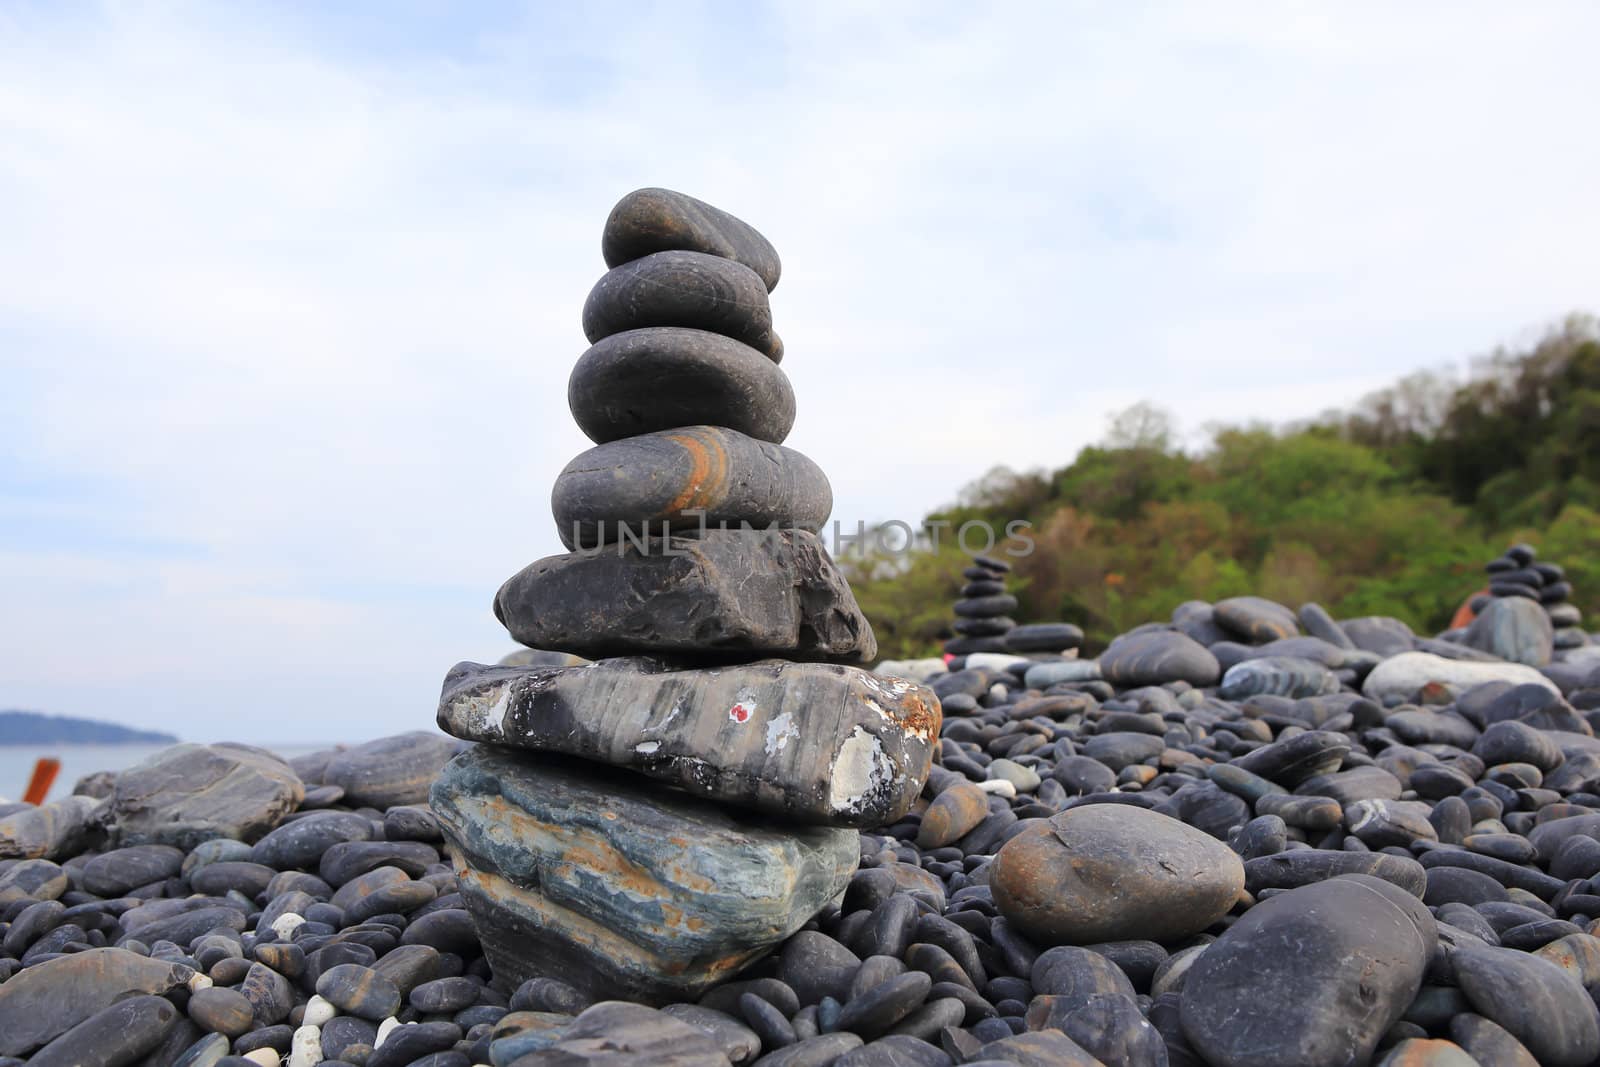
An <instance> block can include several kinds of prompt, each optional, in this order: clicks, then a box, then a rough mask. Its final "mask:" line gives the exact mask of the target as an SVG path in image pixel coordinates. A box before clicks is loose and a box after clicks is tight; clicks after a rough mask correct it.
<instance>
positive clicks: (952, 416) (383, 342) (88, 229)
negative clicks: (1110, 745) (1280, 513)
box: [0, 0, 1600, 741]
mask: <svg viewBox="0 0 1600 1067" xmlns="http://www.w3.org/2000/svg"><path fill="white" fill-rule="evenodd" d="M1597 32H1600V14H1597V13H1596V10H1595V9H1594V8H1593V6H1592V5H1587V4H1577V3H1575V4H1570V5H1564V4H1559V3H1552V4H1542V5H1527V10H1514V9H1513V8H1512V7H1510V6H1508V5H1504V4H1495V3H1484V4H1460V3H1450V4H1415V5H1404V6H1403V7H1401V6H1396V5H1385V4H1359V3H1358V4H1344V5H1337V6H1330V5H1315V6H1313V5H1294V4H1281V3H1273V4H1259V5H1251V4H1237V5H1186V4H1172V5H1163V4H1151V5H1137V6H1135V5H1094V6H1090V5H1070V4H1069V5H1063V4H1040V5H1029V4H1021V3H1018V4H1006V5H973V4H920V3H919V4H883V5H871V6H870V7H867V6H865V5H842V4H841V5H836V4H826V3H818V4H790V3H775V4H745V3H704V4H690V3H670V4H658V5H650V4H642V3H640V4H594V5H555V4H550V5H518V4H480V5H456V4H443V3H438V4H409V5H408V4H401V3H381V4H380V3H367V4H337V5H326V4H299V5H274V4H230V5H215V4H141V3H115V4H106V5H87V4H59V5H58V4H32V3H24V4H17V3H5V2H4V0H0V234H3V235H4V237H3V239H0V372H3V378H0V381H3V386H0V589H3V590H4V596H3V598H0V605H3V606H0V649H4V652H3V653H0V707H8V706H16V707H28V708H37V709H40V710H45V711H54V712H61V713H67V714H81V715H92V716H99V717H106V718H114V719H119V720H122V721H126V722H129V723H132V724H137V725H141V726H152V727H156V726H163V725H165V726H168V727H169V728H171V729H174V730H176V731H177V732H178V733H180V734H182V735H184V736H186V737H189V738H194V739H201V740H208V739H221V738H237V739H241V740H259V741H289V740H298V739H305V740H308V741H310V740H338V739H360V738H364V737H368V736H372V735H374V734H377V733H381V732H388V731H393V730H401V729H408V728H412V727H415V726H419V725H425V724H426V723H428V722H430V721H431V717H432V711H433V705H434V701H435V698H436V694H437V691H438V685H439V682H440V680H441V679H442V677H443V674H444V671H445V670H446V669H447V668H448V667H449V665H450V664H451V663H453V662H455V661H456V660H459V659H486V660H492V659H494V658H497V657H498V656H499V655H501V654H502V653H503V652H505V651H507V650H508V649H509V648H510V647H511V646H510V642H509V641H508V639H507V638H506V637H505V635H504V633H503V631H501V630H500V628H499V626H498V624H497V623H496V622H495V620H494V618H493V616H492V614H491V613H490V610H489V603H490V598H491V597H492V595H493V592H494V590H495V588H496V587H497V586H498V585H499V583H500V582H501V581H502V580H503V579H504V578H505V577H507V576H508V575H510V574H511V573H512V572H514V571H515V570H516V569H518V568H519V567H520V566H522V565H523V564H525V563H527V562H529V561H530V560H532V559H534V558H537V557H538V556H541V555H545V554H549V553H552V552H555V551H558V542H557V539H556V536H555V530H554V528H553V524H552V521H551V519H550V515H549V506H548V501H549V488H550V483H551V481H552V479H553V478H554V476H555V474H556V472H557V471H559V470H560V468H561V467H562V466H563V465H564V464H565V463H566V461H567V460H568V459H570V458H571V457H572V456H573V455H575V454H577V453H578V452H579V451H582V449H583V448H584V447H585V446H586V443H587V442H586V441H585V440H584V439H583V437H582V436H581V435H580V434H579V432H578V431H577V429H576V428H575V427H574V426H573V425H572V423H571V420H570V418H569V416H568V415H567V412H566V410H565V382H566V376H567V372H568V370H569V369H570V367H571V364H572V362H573V361H574V360H575V359H576V358H577V356H578V355H579V354H580V353H581V352H582V351H583V349H584V347H585V343H584V340H583V336H582V332H581V330H580V329H579V310H580V308H581V306H582V301H583V298H584V295H585V294H586V293H587V291H588V289H589V287H590V286H591V285H592V284H593V282H594V281H595V279H596V278H598V277H599V275H600V274H601V273H602V272H603V270H604V264H603V263H602V261H601V258H600V254H599V236H600V228H601V224H602V223H603V221H604V219H605V216H606V213H607V211H608V210H609V209H610V206H611V204H612V203H613V202H614V201H615V200H616V199H617V198H618V197H620V196H621V195H622V194H623V193H625V192H627V191H628V190H630V189H633V188H636V187H639V186H643V185H666V186H670V187H673V188H678V189H682V190H684V191H686V192H690V193H692V194H694V195H697V196H700V197H702V198H704V199H707V200H710V201H712V202H714V203H717V204H719V205H721V206H724V207H726V208H728V209H729V210H732V211H734V212H735V213H737V214H740V215H742V216H743V217H745V218H747V219H748V220H749V221H751V222H752V223H753V224H754V225H756V226H757V227H759V228H760V229H762V230H763V231H764V232H765V233H767V235H768V236H769V237H771V238H772V240H773V241H774V243H775V244H776V245H777V247H778V249H779V251H780V253H781V254H782V256H783V259H784V265H785V269H784V276H783V282H782V284H781V285H780V286H779V288H778V290H777V291H776V293H775V294H774V296H773V307H774V316H775V321H776V324H777V327H778V330H779V332H780V333H781V334H782V335H783V337H784V340H785V344H786V347H787V353H788V354H787V357H786V359H785V361H784V369H785V370H786V371H787V372H788V373H789V374H790V376H791V379H792V380H793V382H794V385H795V390H796V394H797V397H798V402H799V418H798V420H797V422H796V426H795V430H794V433H793V435H792V436H791V438H790V442H789V443H790V444H791V445H792V446H794V447H796V448H799V449H800V450H801V451H804V452H806V453H807V454H808V455H810V456H812V457H813V458H814V459H816V460H817V461H818V462H819V463H820V464H821V465H822V466H823V468H824V469H825V470H827V471H828V472H829V474H830V475H831V477H832V479H833V483H834V489H835V497H836V507H835V513H834V514H835V518H837V519H839V520H840V521H841V522H842V523H843V524H844V525H845V526H846V527H847V528H853V526H854V524H855V521H856V520H858V519H860V520H865V521H869V522H870V521H873V520H880V519H890V518H900V519H906V520H915V519H916V518H917V517H919V516H920V515H921V514H923V513H924V512H926V511H927V510H929V509H930V508H932V507H935V506H937V505H939V504H941V503H944V502H946V501H947V500H948V499H950V498H951V497H952V496H953V494H954V492H955V491H956V490H957V489H958V488H959V487H960V486H961V485H962V484H963V483H964V482H966V481H969V480H971V479H973V478H975V477H977V476H979V475H980V474H982V473H983V472H984V471H985V470H986V469H987V468H989V467H990V466H992V465H994V464H997V463H1006V464H1010V465H1012V466H1015V467H1019V468H1023V467H1031V466H1039V465H1047V466H1059V465H1061V464H1064V463H1065V462H1067V461H1068V460H1070V458H1071V457H1072V455H1073V454H1074V453H1075V452H1076V450H1077V449H1078V448H1079V447H1081V446H1082V445H1083V444H1085V443H1088V442H1090V441H1093V440H1095V439H1096V438H1097V437H1099V436H1100V435H1101V434H1102V433H1103V431H1104V429H1105V424H1106V417H1107V415H1108V414H1110V413H1112V412H1115V411H1117V410H1120V409H1122V408H1124V407H1126V406H1127V405H1128V404H1131V403H1133V402H1135V401H1137V400H1141V399H1148V400H1152V401H1154V402H1156V403H1158V404H1161V405H1164V406H1166V407H1168V408H1171V409H1172V410H1174V411H1175V412H1176V413H1177V414H1178V416H1179V418H1180V420H1181V422H1182V424H1183V426H1184V427H1185V428H1186V429H1188V430H1189V431H1191V432H1192V433H1194V434H1196V435H1198V434H1199V432H1200V431H1201V429H1202V428H1203V427H1204V426H1205V425H1206V424H1208V423H1210V422H1214V421H1219V420H1242V419H1249V418H1260V419H1268V420H1285V419H1291V418H1296V417H1302V416H1305V415H1309V414H1312V413H1315V412H1317V411H1320V410H1323V409H1325V408H1327V407H1330V406H1335V405H1339V404H1344V403H1349V402H1351V401H1353V400H1355V399H1356V398H1358V397H1360V396H1361V395H1363V394H1364V393H1366V392H1368V391H1370V390H1372V389H1374V388H1377V387H1380V386H1382V385H1384V384H1386V383H1387V382H1388V381H1390V380H1392V379H1393V378H1395V377H1397V376H1399V375H1400V374H1403V373H1405V372H1406V371H1409V370H1412V369H1416V368H1420V367H1438V366H1440V365H1445V364H1451V363H1459V362H1461V361H1462V360H1463V359H1465V358H1466V357H1469V356H1472V355H1475V354H1479V353H1482V352H1484V351H1486V350H1488V349H1490V348H1492V347H1494V346H1495V345H1497V344H1501V343H1516V342H1518V341H1520V340H1523V339H1525V338H1527V337H1528V335H1529V333H1530V331H1537V330H1538V329H1540V328H1541V327H1542V326H1543V325H1545V324H1547V323H1549V322H1551V321H1553V320H1555V319H1557V318H1559V317H1560V316H1562V315H1564V314H1565V313H1567V312H1569V311H1572V310H1577V309H1586V310H1595V305H1596V293H1597V286H1596V283H1597V281H1600V213H1596V212H1595V210H1594V200H1593V192H1592V185H1593V181H1594V175H1595V174H1596V173H1600V142H1597V141H1596V140H1595V138H1593V137H1592V136H1591V135H1590V132H1589V128H1590V126H1591V124H1592V123H1591V119H1592V116H1591V115H1590V114H1589V112H1590V111H1591V110H1592V102H1593V101H1594V100H1595V99H1600V72H1597V69H1596V65H1595V64H1594V63H1593V62H1592V57H1591V56H1590V55H1589V52H1590V50H1591V48H1592V42H1593V40H1594V39H1595V37H1596V33H1597Z"/></svg>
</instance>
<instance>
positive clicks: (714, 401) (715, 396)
mask: <svg viewBox="0 0 1600 1067" xmlns="http://www.w3.org/2000/svg"><path fill="white" fill-rule="evenodd" d="M567 404H568V406H569V407H570V408H571V409H572V417H573V418H574V419H575V420H577V423H578V427H579V428H580V429H582V430H583V432H584V433H585V434H587V435H588V437H589V440H591V441H594V442H595V443H596V444H604V443H605V442H607V441H615V440H618V439H619V438H623V437H634V436H637V435H638V434H642V433H654V432H656V431H658V430H670V429H673V428H675V427H678V426H726V427H727V428H728V429H730V430H737V431H739V432H740V433H742V434H745V435H747V436H749V437H754V438H756V439H757V440H761V441H770V442H771V443H773V444H775V445H776V444H782V443H783V440H784V438H786V437H788V436H789V428H790V427H791V426H793V425H794V413H795V406H794V390H793V389H792V388H791V387H790V385H789V379H788V377H787V376H786V375H785V374H784V373H783V371H781V370H779V369H778V365H777V364H776V363H774V362H773V361H772V360H771V359H770V358H768V357H767V356H766V355H765V354H764V353H762V352H758V351H756V350H755V349H754V348H751V347H750V346H749V345H747V344H741V343H740V342H739V341H736V340H733V339H732V338H731V337H725V336H723V335H722V334H721V333H710V332H708V331H706V330H692V329H683V328H680V327H675V326H658V327H651V328H647V329H639V330H628V331H626V332H624V333H618V334H613V335H612V336H610V337H607V338H605V339H604V340H602V341H600V342H599V343H598V344H596V345H595V346H594V347H593V348H591V349H589V350H588V351H587V352H585V353H584V354H583V355H582V356H581V357H579V359H578V363H577V365H576V366H575V367H573V368H572V377H571V378H569V379H568V380H567Z"/></svg>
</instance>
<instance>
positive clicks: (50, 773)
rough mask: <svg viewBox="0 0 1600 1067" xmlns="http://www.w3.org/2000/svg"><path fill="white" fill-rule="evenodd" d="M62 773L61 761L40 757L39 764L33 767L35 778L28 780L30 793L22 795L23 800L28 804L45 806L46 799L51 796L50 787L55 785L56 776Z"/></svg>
mask: <svg viewBox="0 0 1600 1067" xmlns="http://www.w3.org/2000/svg"><path fill="white" fill-rule="evenodd" d="M60 772H61V761H60V760H58V759H55V758H53V757H50V756H40V757H39V762H37V763H35V764H34V765H33V777H32V778H30V779H29V780H28V791H27V792H25V793H23V794H22V799H23V801H24V802H25V803H28V804H43V803H44V798H45V797H47V796H49V795H50V787H51V786H52V785H54V784H55V780H56V775H57V774H59V773H60Z"/></svg>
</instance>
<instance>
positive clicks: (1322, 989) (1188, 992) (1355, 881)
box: [1180, 874, 1439, 1067]
mask: <svg viewBox="0 0 1600 1067" xmlns="http://www.w3.org/2000/svg"><path fill="white" fill-rule="evenodd" d="M1438 940H1439V934H1438V928H1437V926H1436V925H1435V923H1434V919H1433V916H1432V915H1430V914H1429V913H1428V909H1427V908H1426V907H1424V906H1423V904H1422V902H1421V901H1420V900H1418V899H1417V898H1416V897H1414V896H1412V895H1410V894H1409V893H1406V892H1405V891H1403V890H1401V889H1399V888H1397V887H1396V886H1393V885H1391V884H1389V883H1388V882H1384V881H1381V880H1380V879H1377V878H1369V877H1367V876H1365V875H1359V874H1357V875H1346V876H1343V877H1339V878H1333V879H1330V880H1328V881H1325V882H1318V883H1317V884H1315V885H1308V886H1304V887H1302V888H1299V889H1294V890H1291V891H1289V892H1286V893H1282V894H1279V895H1277V896H1274V897H1272V898H1271V899H1269V900H1264V901H1262V902H1261V903H1259V904H1257V905H1256V906H1255V907H1253V908H1251V909H1250V910H1249V911H1247V912H1245V913H1244V915H1243V916H1241V917H1240V918H1239V920H1238V921H1237V922H1235V923H1234V924H1233V925H1232V926H1230V927H1229V928H1228V930H1227V931H1226V932H1225V933H1224V934H1223V935H1222V936H1221V937H1220V938H1218V939H1217V941H1216V942H1215V943H1213V944H1211V945H1210V946H1208V947H1207V948H1206V949H1205V950H1204V951H1203V952H1201V953H1200V955H1199V958H1198V959H1196V960H1195V962H1194V964H1193V965H1192V966H1191V967H1190V968H1189V971H1188V974H1187V976H1186V978H1185V981H1184V986H1183V1000H1182V1003H1181V1005H1180V1018H1181V1021H1182V1026H1183V1032H1184V1035H1185V1036H1186V1037H1187V1038H1188V1039H1189V1043H1190V1044H1191V1045H1192V1046H1193V1047H1194V1048H1195V1050H1196V1051H1197V1052H1199V1053H1200V1054H1201V1055H1202V1056H1203V1057H1204V1058H1205V1061H1206V1062H1207V1063H1211V1064H1225V1065H1226V1067H1283V1065H1284V1064H1291V1063H1292V1064H1296V1065H1297V1067H1348V1065H1350V1064H1358V1063H1367V1062H1369V1061H1370V1060H1371V1058H1372V1053H1373V1050H1374V1049H1375V1048H1377V1045H1378V1040H1379V1039H1380V1038H1381V1037H1382V1036H1383V1034H1384V1032H1385V1031H1387V1030H1388V1029H1389V1027H1390V1026H1392V1025H1393V1024H1394V1023H1395V1022H1396V1021H1398V1020H1399V1018H1400V1017H1401V1015H1403V1014H1404V1013H1405V1010H1406V1008H1407V1007H1408V1006H1409V1005H1410V1004H1411V1001H1412V1000H1413V998H1415V997H1416V995H1417V990H1418V989H1420V988H1421V986H1422V977H1423V974H1424V973H1425V972H1426V970H1427V968H1428V961H1429V959H1430V958H1431V957H1432V956H1433V953H1434V950H1435V948H1436V946H1437V944H1438Z"/></svg>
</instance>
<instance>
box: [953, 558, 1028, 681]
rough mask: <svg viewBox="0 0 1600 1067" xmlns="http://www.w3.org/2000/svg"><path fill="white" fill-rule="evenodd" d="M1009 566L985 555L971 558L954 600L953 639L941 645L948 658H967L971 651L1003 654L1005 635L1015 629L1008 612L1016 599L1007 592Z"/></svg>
mask: <svg viewBox="0 0 1600 1067" xmlns="http://www.w3.org/2000/svg"><path fill="white" fill-rule="evenodd" d="M1009 573H1011V564H1009V563H1006V562H1005V561H1004V560H998V559H992V558H990V557H988V556H973V557H972V565H971V566H970V567H967V568H966V569H965V570H963V571H962V572H961V577H962V578H963V579H964V581H965V583H966V584H964V585H963V586H962V587H961V599H960V600H957V601H956V606H955V615H956V619H955V622H954V623H953V624H952V625H951V629H953V630H954V631H955V632H956V636H955V637H952V638H951V639H950V640H948V641H946V642H945V643H944V650H945V653H946V654H947V655H951V656H970V655H971V654H972V653H974V652H1006V651H1008V650H1009V649H1008V647H1007V645H1006V635H1007V634H1009V633H1010V632H1011V631H1012V630H1014V629H1016V628H1017V620H1015V619H1013V618H1011V612H1013V611H1015V610H1017V598H1016V597H1014V596H1012V595H1011V594H1010V593H1008V592H1006V575H1007V574H1009Z"/></svg>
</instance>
